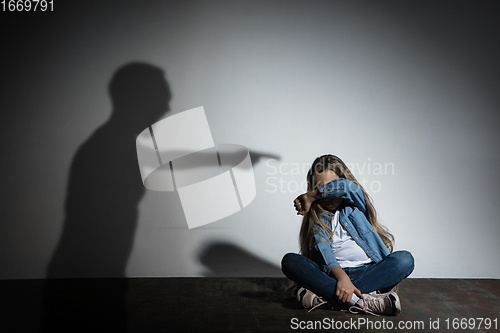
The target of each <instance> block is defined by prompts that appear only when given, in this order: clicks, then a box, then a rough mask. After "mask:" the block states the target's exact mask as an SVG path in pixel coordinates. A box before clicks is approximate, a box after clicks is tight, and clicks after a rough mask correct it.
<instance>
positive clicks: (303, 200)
mask: <svg viewBox="0 0 500 333" xmlns="http://www.w3.org/2000/svg"><path fill="white" fill-rule="evenodd" d="M318 198H321V194H319V192H318V189H314V191H310V192H307V193H304V194H301V195H299V196H298V197H297V198H296V199H295V200H294V201H293V205H294V206H295V210H296V211H297V215H305V214H306V213H307V212H308V211H309V209H310V208H311V205H312V203H313V202H314V200H316V199H318Z"/></svg>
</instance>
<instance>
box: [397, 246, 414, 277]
mask: <svg viewBox="0 0 500 333" xmlns="http://www.w3.org/2000/svg"><path fill="white" fill-rule="evenodd" d="M392 254H393V255H394V257H395V258H397V260H398V264H399V266H400V267H401V268H405V270H407V271H408V275H410V273H411V272H413V269H414V268H415V260H414V259H413V255H412V254H411V253H410V252H408V251H405V250H402V251H396V252H393V253H392Z"/></svg>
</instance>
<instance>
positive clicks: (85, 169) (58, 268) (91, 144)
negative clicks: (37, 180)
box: [43, 63, 171, 331]
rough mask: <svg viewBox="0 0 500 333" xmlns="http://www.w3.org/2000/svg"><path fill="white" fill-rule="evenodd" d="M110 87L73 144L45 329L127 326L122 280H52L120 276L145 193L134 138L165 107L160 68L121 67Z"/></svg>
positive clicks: (166, 88) (166, 97) (46, 300)
mask: <svg viewBox="0 0 500 333" xmlns="http://www.w3.org/2000/svg"><path fill="white" fill-rule="evenodd" d="M109 93H110V95H111V99H112V103H113V110H112V114H111V117H110V118H109V120H108V121H107V122H106V123H104V124H103V125H102V126H100V127H99V128H98V129H97V130H96V131H95V132H94V133H92V135H91V136H90V137H89V138H88V139H87V140H86V141H85V142H84V143H83V144H82V145H81V146H80V147H79V149H78V150H77V152H76V154H75V156H74V158H73V162H72V165H71V169H70V175H69V181H68V188H67V195H66V202H65V221H64V226H63V231H62V235H61V238H60V240H59V243H58V245H57V247H56V250H55V252H54V254H53V256H52V259H51V261H50V264H49V266H48V269H47V278H48V280H47V281H46V288H45V291H44V307H45V310H46V311H45V316H44V323H43V328H44V330H45V331H57V330H58V329H61V328H66V329H67V328H68V327H72V328H75V327H76V328H77V329H80V330H81V331H91V330H92V329H94V328H96V327H100V328H104V329H106V328H112V329H110V330H109V331H120V330H124V328H125V324H126V321H125V319H126V318H125V294H126V289H127V285H126V280H125V279H117V280H116V281H115V280H114V283H109V281H108V282H105V281H104V280H95V279H94V280H92V281H91V282H89V283H91V284H92V288H83V289H82V288H80V287H81V284H79V283H81V281H80V282H78V281H77V280H73V279H72V280H66V281H62V280H59V281H58V280H55V279H58V278H109V277H114V278H123V277H125V269H126V266H127V262H128V259H129V256H130V253H131V250H132V245H133V240H134V234H135V230H136V227H137V219H138V205H139V201H140V200H141V198H142V197H143V195H144V192H145V188H144V186H143V184H142V181H141V177H140V174H139V168H138V164H137V153H136V148H135V147H136V145H135V140H136V138H137V136H138V134H139V133H140V132H141V131H142V130H143V129H144V128H146V127H148V126H149V125H151V124H152V123H154V122H156V121H157V120H158V119H159V118H160V117H161V116H162V115H164V114H165V112H167V111H169V101H170V99H171V93H170V89H169V86H168V83H167V81H166V80H165V77H164V72H163V70H161V69H160V68H157V67H155V66H152V65H149V64H144V63H130V64H127V65H125V66H123V67H121V68H119V69H118V70H117V71H116V72H115V73H114V75H113V77H112V79H111V81H110V84H109ZM97 281H104V282H103V286H99V285H98V282H97ZM96 284H97V285H96ZM104 284H106V286H104ZM103 291H104V292H103ZM65 295H72V296H71V298H70V297H69V296H65ZM65 297H66V298H65ZM99 310H103V311H104V310H105V311H104V312H100V311H99ZM61 319H63V320H61ZM68 325H69V326H68ZM87 325H88V326H87Z"/></svg>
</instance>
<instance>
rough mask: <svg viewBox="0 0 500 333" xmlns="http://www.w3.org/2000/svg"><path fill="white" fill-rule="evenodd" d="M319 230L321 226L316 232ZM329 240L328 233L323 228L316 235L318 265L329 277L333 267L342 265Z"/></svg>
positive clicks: (315, 246) (315, 245)
mask: <svg viewBox="0 0 500 333" xmlns="http://www.w3.org/2000/svg"><path fill="white" fill-rule="evenodd" d="M318 229H320V227H319V226H317V228H316V229H315V230H314V231H316V230H318ZM328 238H329V237H328V234H327V233H326V231H325V230H324V229H323V228H321V230H320V231H319V232H318V233H316V234H315V235H314V243H315V244H314V250H315V254H316V258H315V259H316V260H315V261H316V263H317V264H318V265H319V266H320V267H321V269H322V270H323V272H325V273H326V274H328V275H329V274H330V271H331V270H332V268H333V267H336V266H340V265H339V263H338V262H337V258H335V255H334V254H333V250H332V246H331V245H330V241H329V239H328Z"/></svg>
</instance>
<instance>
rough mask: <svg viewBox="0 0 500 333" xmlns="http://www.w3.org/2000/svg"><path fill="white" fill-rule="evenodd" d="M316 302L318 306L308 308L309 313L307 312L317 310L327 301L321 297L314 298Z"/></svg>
mask: <svg viewBox="0 0 500 333" xmlns="http://www.w3.org/2000/svg"><path fill="white" fill-rule="evenodd" d="M316 300H318V304H316V305H315V306H313V307H312V308H310V309H309V311H307V312H311V311H312V310H314V309H317V308H319V307H320V306H322V305H325V304H326V303H328V302H327V301H325V300H324V299H322V298H321V297H316Z"/></svg>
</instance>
